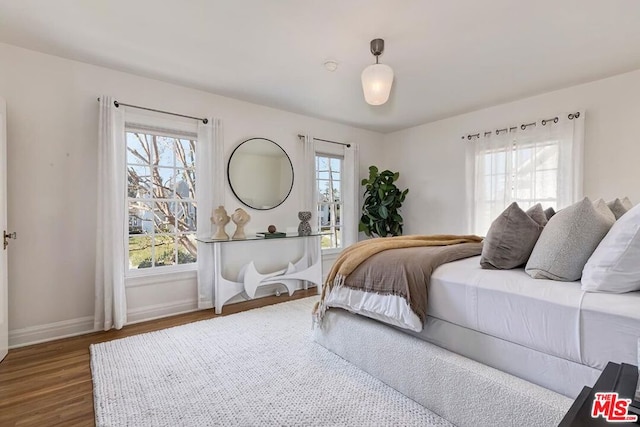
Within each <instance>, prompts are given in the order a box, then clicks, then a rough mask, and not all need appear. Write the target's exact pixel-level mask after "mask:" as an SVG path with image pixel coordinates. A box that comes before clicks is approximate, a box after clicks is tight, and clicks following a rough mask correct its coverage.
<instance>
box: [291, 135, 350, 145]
mask: <svg viewBox="0 0 640 427" xmlns="http://www.w3.org/2000/svg"><path fill="white" fill-rule="evenodd" d="M298 138H304V135H300V134H298ZM313 139H314V140H316V141H322V142H328V143H330V144H338V145H344V146H345V147H351V144H345V143H344V142H336V141H329V140H328V139H321V138H313Z"/></svg>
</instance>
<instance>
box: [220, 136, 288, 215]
mask: <svg viewBox="0 0 640 427" xmlns="http://www.w3.org/2000/svg"><path fill="white" fill-rule="evenodd" d="M255 139H261V140H263V141H269V142H270V143H272V144H274V145H275V146H276V147H278V148H279V149H281V150H282V152H283V153H284V155H285V156H287V160H289V166H290V167H291V186H289V191H287V194H286V195H285V196H284V198H283V199H282V201H281V202H280V203H278V204H277V205H274V206H272V207H270V208H256V207H254V206H250V205H248V204H246V203H245V202H244V201H243V200H242V199H241V198H240V196H238V194H237V193H236V190H234V189H233V185H232V184H231V173H230V169H231V160H232V159H233V155H234V154H235V153H236V151H237V150H238V148H240V147H242V145H243V144H244V143H246V142H249V141H253V140H255ZM294 181H295V172H294V169H293V162H292V161H291V157H289V154H287V152H286V151H285V149H284V148H282V147H281V146H280V144H278V143H277V142H275V141H272V140H270V139H268V138H261V137H256V138H249V139H246V140H244V141H242V142H241V143H240V144H238V146H237V147H236V148H234V149H233V151H232V152H231V155H230V156H229V161H228V162H227V182H228V183H229V187H230V188H231V192H232V193H233V195H234V196H236V199H238V201H239V202H240V203H242V204H243V205H245V206H246V207H248V208H251V209H255V210H257V211H269V210H271V209H275V208H277V207H278V206H280V205H281V204H283V203H284V202H285V201H286V200H287V199H288V198H289V196H290V195H291V190H293V182H294Z"/></svg>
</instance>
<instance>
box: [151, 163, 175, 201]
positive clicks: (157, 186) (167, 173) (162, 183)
mask: <svg viewBox="0 0 640 427" xmlns="http://www.w3.org/2000/svg"><path fill="white" fill-rule="evenodd" d="M174 173H175V169H173V168H171V169H170V168H153V185H154V190H153V197H155V198H158V199H165V198H173V197H174V188H173V187H174V182H175V177H174Z"/></svg>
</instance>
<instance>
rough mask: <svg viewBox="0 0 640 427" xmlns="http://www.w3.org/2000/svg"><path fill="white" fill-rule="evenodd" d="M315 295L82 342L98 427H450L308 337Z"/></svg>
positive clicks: (310, 331) (442, 420) (445, 422)
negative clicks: (112, 338) (101, 340)
mask: <svg viewBox="0 0 640 427" xmlns="http://www.w3.org/2000/svg"><path fill="white" fill-rule="evenodd" d="M316 300H317V299H316V297H312V298H305V299H301V300H296V301H291V302H286V303H282V304H276V305H272V306H269V307H264V308H260V309H255V310H250V311H247V312H243V313H238V314H234V315H230V316H224V317H219V318H215V319H211V320H205V321H200V322H195V323H191V324H188V325H184V326H178V327H174V328H170V329H164V330H161V331H157V332H151V333H147V334H143V335H137V336H132V337H129V338H124V339H120V340H116V341H110V342H106V343H101V344H95V345H92V346H91V372H92V375H93V385H94V405H95V414H96V425H98V426H113V427H119V426H136V427H141V426H270V425H277V426H298V425H302V426H384V425H389V426H391V425H394V426H397V425H402V426H452V424H450V423H449V422H447V421H445V420H444V419H442V418H440V417H438V416H437V415H435V414H434V413H433V412H431V411H429V410H427V409H426V408H424V407H423V406H421V405H419V404H417V403H416V402H414V401H413V400H410V399H408V398H407V397H405V396H403V395H402V394H400V393H399V392H397V391H395V390H394V389H392V388H390V387H389V386H387V385H385V384H384V383H382V382H381V381H379V380H377V379H375V378H374V377H372V376H371V375H369V374H367V373H365V372H364V371H361V370H360V369H358V368H356V367H355V366H353V365H351V364H350V363H348V362H346V361H345V360H344V359H341V358H340V357H338V356H336V355H335V354H333V353H331V352H329V351H328V350H326V349H325V348H323V347H321V346H320V345H318V344H316V343H314V342H313V341H312V340H311V333H312V330H311V314H310V313H311V308H312V306H313V304H314V302H315V301H316Z"/></svg>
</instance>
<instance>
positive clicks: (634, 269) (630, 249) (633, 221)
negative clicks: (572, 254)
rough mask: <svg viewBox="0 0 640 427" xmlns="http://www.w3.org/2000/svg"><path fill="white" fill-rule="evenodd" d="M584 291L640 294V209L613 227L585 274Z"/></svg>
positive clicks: (583, 275) (583, 278)
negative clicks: (635, 292)
mask: <svg viewBox="0 0 640 427" xmlns="http://www.w3.org/2000/svg"><path fill="white" fill-rule="evenodd" d="M582 290H584V291H591V292H615V293H622V292H631V291H638V290H640V205H639V206H636V207H634V208H632V209H631V210H630V211H629V212H627V213H626V214H625V215H624V216H623V217H622V218H620V220H619V221H616V223H615V224H613V227H611V230H610V231H609V233H607V235H606V236H604V239H602V241H601V242H600V244H599V245H598V247H597V248H596V250H595V251H594V252H593V255H591V258H589V260H588V261H587V264H586V265H585V266H584V270H583V271H582Z"/></svg>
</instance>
